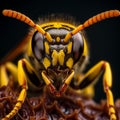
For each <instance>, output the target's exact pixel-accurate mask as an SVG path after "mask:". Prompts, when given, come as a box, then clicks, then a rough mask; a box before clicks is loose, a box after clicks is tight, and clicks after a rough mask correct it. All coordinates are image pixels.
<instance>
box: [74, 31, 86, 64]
mask: <svg viewBox="0 0 120 120" xmlns="http://www.w3.org/2000/svg"><path fill="white" fill-rule="evenodd" d="M72 39H73V58H74V62H77V61H78V60H79V59H80V57H81V55H82V53H83V47H84V41H83V37H82V35H81V34H80V33H77V34H75V35H74V36H73V37H72Z"/></svg>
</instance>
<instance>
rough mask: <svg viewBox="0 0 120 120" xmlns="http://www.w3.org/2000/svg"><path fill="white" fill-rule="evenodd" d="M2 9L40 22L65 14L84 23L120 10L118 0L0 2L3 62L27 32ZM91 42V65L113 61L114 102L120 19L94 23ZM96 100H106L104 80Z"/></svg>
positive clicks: (118, 84) (118, 93)
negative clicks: (22, 14) (3, 13)
mask: <svg viewBox="0 0 120 120" xmlns="http://www.w3.org/2000/svg"><path fill="white" fill-rule="evenodd" d="M3 9H13V10H16V11H19V12H22V13H24V14H26V15H27V16H29V17H30V18H32V19H33V20H35V21H37V20H38V17H39V16H40V17H41V16H44V15H48V14H53V13H56V14H59V13H62V14H65V15H70V16H73V17H74V18H75V19H76V20H77V21H79V22H81V23H83V22H84V21H85V20H86V19H88V18H89V17H91V16H93V15H96V14H98V13H100V12H103V11H106V10H110V9H119V10H120V1H119V0H109V1H105V0H101V1H97V0H91V1H90V0H63V1H62V0H55V1H52V0H48V1H46V0H44V1H42V0H0V59H1V58H3V56H4V55H5V54H6V53H8V52H9V51H10V49H11V48H13V47H14V46H15V45H16V44H17V43H18V42H19V41H20V40H21V39H22V38H23V37H24V36H25V34H26V33H27V32H28V28H29V27H28V26H27V25H26V24H24V23H21V22H19V21H16V20H14V19H10V18H8V17H4V16H2V14H1V12H2V10H3ZM86 33H87V37H88V41H89V43H90V51H91V54H90V55H91V57H90V65H88V66H89V67H91V66H93V65H94V64H96V63H97V62H98V61H100V60H107V61H109V62H110V64H111V67H112V70H113V87H112V90H113V93H114V96H115V99H117V98H118V97H119V98H120V76H119V75H120V70H119V69H120V68H119V67H120V63H119V61H120V53H119V51H120V48H119V46H120V45H119V40H120V18H112V19H109V20H106V21H103V22H101V23H98V24H95V25H93V26H91V27H89V28H87V29H86ZM95 92H96V95H95V99H96V100H99V99H101V98H105V94H104V92H103V87H102V80H99V81H98V83H97V85H96V90H95Z"/></svg>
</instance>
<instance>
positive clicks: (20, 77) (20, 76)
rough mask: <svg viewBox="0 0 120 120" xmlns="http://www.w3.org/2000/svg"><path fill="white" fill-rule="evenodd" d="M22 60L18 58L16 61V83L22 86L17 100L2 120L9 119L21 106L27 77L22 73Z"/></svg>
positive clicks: (24, 95) (24, 96)
mask: <svg viewBox="0 0 120 120" xmlns="http://www.w3.org/2000/svg"><path fill="white" fill-rule="evenodd" d="M23 62H24V60H20V61H19V62H18V83H19V85H20V86H21V87H22V90H21V92H20V94H19V96H18V99H17V102H16V104H15V106H14V108H13V110H12V111H11V112H10V113H9V114H8V115H6V116H5V117H4V118H3V119H2V120H9V119H11V118H12V117H13V116H14V115H15V114H16V113H17V112H18V110H19V109H20V108H21V106H22V104H23V102H24V100H25V98H26V91H27V77H26V75H25V73H24V69H23Z"/></svg>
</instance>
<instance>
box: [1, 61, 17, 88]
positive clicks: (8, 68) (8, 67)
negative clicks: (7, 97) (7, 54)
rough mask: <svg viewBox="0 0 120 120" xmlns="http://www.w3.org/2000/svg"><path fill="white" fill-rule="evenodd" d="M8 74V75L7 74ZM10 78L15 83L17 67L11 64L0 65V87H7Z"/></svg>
mask: <svg viewBox="0 0 120 120" xmlns="http://www.w3.org/2000/svg"><path fill="white" fill-rule="evenodd" d="M7 72H9V75H8V73H7ZM10 77H12V78H13V80H14V82H15V83H16V82H17V66H16V65H14V64H13V63H11V62H7V63H5V64H2V65H0V87H2V86H7V84H8V82H9V80H10Z"/></svg>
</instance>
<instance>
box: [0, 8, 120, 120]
mask: <svg viewBox="0 0 120 120" xmlns="http://www.w3.org/2000/svg"><path fill="white" fill-rule="evenodd" d="M3 15H4V16H8V17H12V18H15V19H18V20H20V21H22V22H24V23H26V24H28V25H29V26H31V27H32V28H34V32H33V34H32V36H31V37H30V39H29V40H28V42H29V43H28V45H27V44H26V45H27V46H28V49H27V50H26V52H25V53H26V54H27V57H26V58H23V59H20V60H19V61H18V65H17V66H15V65H14V64H12V63H11V62H9V61H7V62H4V63H2V64H1V65H0V87H2V86H6V85H7V84H8V81H9V76H8V75H7V71H6V69H7V70H8V71H9V72H10V73H11V75H12V76H13V77H14V78H15V80H17V81H18V83H19V85H20V86H21V87H22V89H21V91H20V93H19V96H18V98H17V102H16V104H15V106H14V108H13V110H11V112H10V113H9V114H8V115H6V116H5V117H4V118H3V119H2V120H9V119H11V118H12V117H13V116H15V114H16V113H17V112H18V110H19V109H20V108H21V105H22V104H23V102H24V100H25V98H26V94H27V89H28V83H29V84H31V86H32V87H33V89H36V90H42V89H43V88H44V87H45V86H47V87H48V88H49V91H50V92H51V94H53V95H54V96H55V97H60V96H61V95H62V94H64V93H65V92H66V90H68V89H69V88H72V89H74V90H75V91H76V90H82V89H84V88H85V94H89V95H90V96H92V95H93V92H94V88H93V86H94V84H93V83H95V81H96V80H97V79H98V77H99V76H100V75H103V87H104V91H105V93H106V97H107V106H108V110H109V116H110V120H116V119H117V117H116V113H115V108H114V98H113V93H112V91H111V89H110V88H111V87H112V72H111V68H110V64H109V62H107V61H104V60H103V61H100V62H98V63H97V64H96V65H95V66H93V67H92V68H91V69H90V70H88V72H86V73H83V72H82V70H81V68H82V66H83V65H84V63H85V62H86V60H87V58H88V45H87V42H86V39H85V37H84V35H83V34H82V30H84V29H85V28H87V27H89V26H90V25H93V24H95V23H97V22H99V21H102V20H104V19H108V18H112V17H119V16H120V11H118V10H110V11H106V12H103V13H100V14H98V15H96V16H93V17H91V18H90V19H88V20H87V21H85V22H84V23H83V24H81V25H79V26H77V27H76V26H74V25H72V24H69V23H65V22H58V21H57V22H55V21H54V22H47V23H44V24H41V25H39V24H35V23H34V22H33V21H32V20H31V19H30V18H28V17H27V16H25V15H23V14H21V13H19V12H16V11H13V10H3ZM21 51H22V50H21ZM16 52H17V51H16ZM10 56H16V55H15V52H13V53H12V54H11V55H10Z"/></svg>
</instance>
